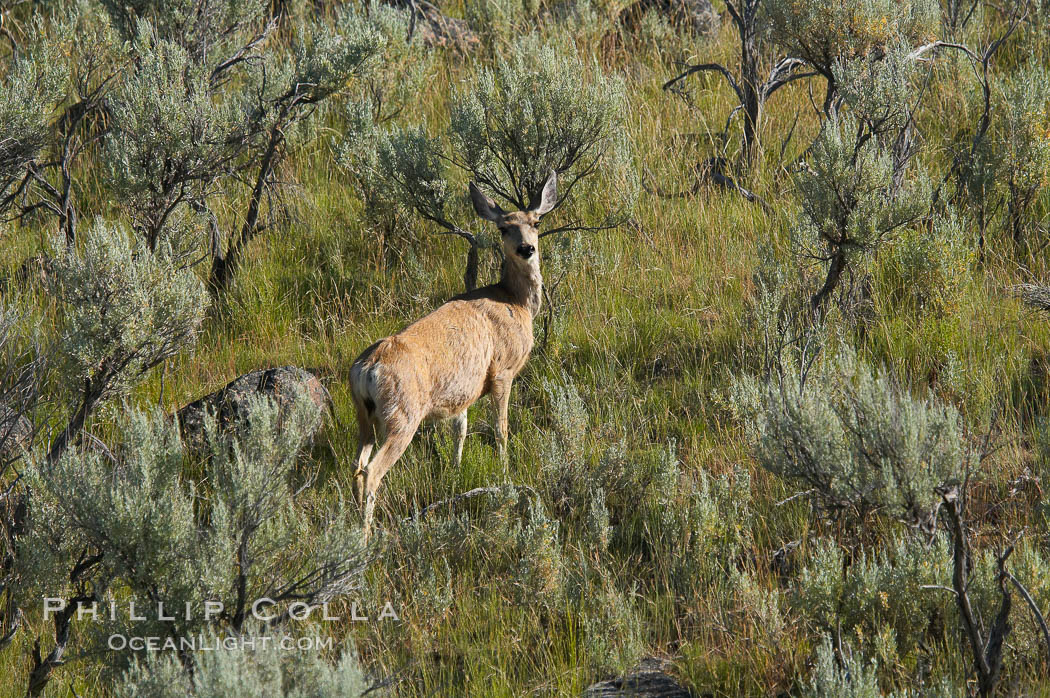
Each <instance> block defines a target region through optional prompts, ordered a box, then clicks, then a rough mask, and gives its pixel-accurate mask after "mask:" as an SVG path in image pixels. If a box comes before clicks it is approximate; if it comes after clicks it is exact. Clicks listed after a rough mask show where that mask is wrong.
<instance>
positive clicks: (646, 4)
mask: <svg viewBox="0 0 1050 698" xmlns="http://www.w3.org/2000/svg"><path fill="white" fill-rule="evenodd" d="M649 10H654V11H655V12H658V13H660V14H661V15H663V16H664V17H666V18H667V20H668V21H669V22H670V23H671V25H672V26H674V27H678V28H679V29H681V30H684V31H687V32H690V33H691V34H693V35H694V36H709V35H711V34H714V33H715V32H717V31H718V29H719V27H721V26H722V18H721V17H719V15H718V13H717V12H716V11H715V8H714V6H713V5H712V4H711V0H638V1H637V2H635V3H634V4H632V5H629V6H628V7H627V9H625V10H624V11H623V12H621V13H620V24H621V26H623V27H624V29H627V30H634V29H635V28H636V27H637V26H638V24H639V23H640V22H641V19H642V17H643V16H644V15H645V13H646V12H648V11H649Z"/></svg>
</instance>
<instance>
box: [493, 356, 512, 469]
mask: <svg viewBox="0 0 1050 698" xmlns="http://www.w3.org/2000/svg"><path fill="white" fill-rule="evenodd" d="M512 380H513V377H511V378H506V377H499V378H496V379H494V380H493V381H492V416H493V419H492V427H493V430H494V431H495V432H496V453H498V454H499V460H500V463H501V464H502V465H503V479H504V480H509V479H510V475H509V472H508V465H509V461H510V459H509V456H508V455H507V409H508V407H509V405H510V384H511V381H512Z"/></svg>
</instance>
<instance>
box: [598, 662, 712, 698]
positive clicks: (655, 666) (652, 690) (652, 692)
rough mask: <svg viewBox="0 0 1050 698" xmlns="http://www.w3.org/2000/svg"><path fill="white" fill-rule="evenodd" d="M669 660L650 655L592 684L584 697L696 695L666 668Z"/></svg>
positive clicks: (682, 697)
mask: <svg viewBox="0 0 1050 698" xmlns="http://www.w3.org/2000/svg"><path fill="white" fill-rule="evenodd" d="M669 664H670V662H666V661H664V660H660V659H655V658H649V659H643V660H642V662H641V663H640V664H639V665H638V666H637V667H636V668H635V669H633V670H632V671H631V672H630V673H628V674H626V675H624V676H621V677H619V678H616V679H610V680H609V681H600V682H598V683H596V684H591V685H590V686H588V687H587V690H585V691H584V692H583V698H628V697H630V698H694V696H693V694H692V693H690V692H689V691H687V690H686V689H685V688H684V687H683V686H682V684H680V683H678V680H677V679H675V678H674V677H673V676H671V675H670V674H668V673H666V671H665V670H666V669H667V668H668V665H669Z"/></svg>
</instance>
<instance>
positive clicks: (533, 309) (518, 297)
mask: <svg viewBox="0 0 1050 698" xmlns="http://www.w3.org/2000/svg"><path fill="white" fill-rule="evenodd" d="M538 257H539V255H538V254H537V255H536V256H535V257H533V258H532V259H531V260H529V262H528V264H513V263H511V262H504V263H503V271H502V274H501V276H500V282H499V283H500V285H501V286H503V288H505V289H506V290H507V292H508V293H509V294H510V297H511V299H512V302H514V303H516V304H518V305H521V306H523V307H525V308H527V309H528V311H529V313H530V314H531V315H532V317H536V315H538V314H539V312H540V304H541V303H542V302H543V276H541V275H540V261H539V259H538Z"/></svg>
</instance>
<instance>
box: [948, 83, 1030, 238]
mask: <svg viewBox="0 0 1050 698" xmlns="http://www.w3.org/2000/svg"><path fill="white" fill-rule="evenodd" d="M1048 83H1050V71H1048V70H1047V69H1046V68H1045V67H1044V66H1041V65H1039V64H1037V63H1030V64H1027V65H1023V66H1021V67H1020V68H1018V69H1017V70H1016V71H1015V72H1013V73H1010V74H1009V75H1007V76H1005V77H1004V78H1003V79H1002V81H1001V83H1000V84H999V89H998V90H996V93H997V94H996V96H997V97H998V99H997V100H996V102H997V103H996V104H995V105H994V108H993V109H994V110H993V118H992V120H991V122H990V126H989V129H988V133H987V135H986V136H985V137H984V138H983V139H982V140H980V141H979V143H978V144H977V148H976V151H975V152H974V157H973V159H972V161H970V162H967V163H965V164H964V165H963V168H962V170H961V173H962V184H963V187H964V191H965V192H966V193H967V194H968V195H969V196H968V197H966V199H965V200H966V201H968V202H969V203H970V205H971V206H972V207H973V208H974V209H976V210H977V212H978V216H979V220H978V224H979V227H980V228H981V230H982V232H983V231H984V230H985V228H986V227H987V226H988V225H989V223H990V221H989V220H988V218H989V217H990V216H991V215H994V213H993V212H994V211H995V210H996V209H999V208H1001V209H1002V227H1003V229H1004V230H1005V231H1006V232H1007V233H1008V234H1009V235H1010V237H1011V238H1012V239H1013V241H1014V242H1015V243H1017V244H1019V245H1023V244H1031V245H1033V246H1037V245H1038V244H1040V243H1043V242H1045V240H1043V239H1039V238H1035V239H1033V238H1032V235H1033V234H1035V233H1040V232H1041V229H1040V227H1039V223H1040V221H1041V220H1042V219H1043V217H1044V216H1045V214H1046V204H1045V202H1044V201H1042V198H1043V194H1044V193H1045V192H1046V180H1047V176H1048V174H1050V139H1047V137H1046V134H1047V132H1048V131H1050V87H1048Z"/></svg>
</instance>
